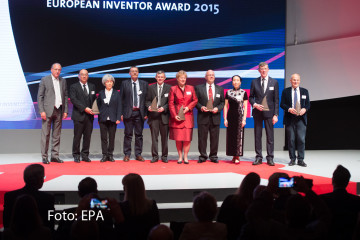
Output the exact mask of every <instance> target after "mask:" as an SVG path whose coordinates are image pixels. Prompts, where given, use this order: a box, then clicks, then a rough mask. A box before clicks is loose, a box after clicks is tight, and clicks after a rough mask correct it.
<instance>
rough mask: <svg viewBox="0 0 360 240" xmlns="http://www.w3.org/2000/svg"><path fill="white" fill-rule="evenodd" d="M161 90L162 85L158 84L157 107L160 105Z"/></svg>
mask: <svg viewBox="0 0 360 240" xmlns="http://www.w3.org/2000/svg"><path fill="white" fill-rule="evenodd" d="M161 91H162V86H159V96H158V107H159V106H160V101H161Z"/></svg>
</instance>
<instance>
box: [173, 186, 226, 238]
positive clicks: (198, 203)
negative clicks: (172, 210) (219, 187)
mask: <svg viewBox="0 0 360 240" xmlns="http://www.w3.org/2000/svg"><path fill="white" fill-rule="evenodd" d="M192 211H193V215H194V217H195V219H196V220H197V222H193V223H187V224H185V227H184V229H183V232H182V233H181V235H180V240H197V239H209V240H213V239H214V240H215V239H216V240H222V239H224V240H225V239H226V234H227V231H226V225H225V224H223V223H217V222H212V221H213V220H214V219H215V216H216V213H217V202H216V199H215V198H214V197H213V196H212V195H210V194H209V193H207V192H201V193H199V194H198V195H197V196H195V198H194V202H193V207H192Z"/></svg>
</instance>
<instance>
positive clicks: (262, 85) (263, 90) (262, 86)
mask: <svg viewBox="0 0 360 240" xmlns="http://www.w3.org/2000/svg"><path fill="white" fill-rule="evenodd" d="M261 89H262V92H263V93H265V79H262V80H261Z"/></svg>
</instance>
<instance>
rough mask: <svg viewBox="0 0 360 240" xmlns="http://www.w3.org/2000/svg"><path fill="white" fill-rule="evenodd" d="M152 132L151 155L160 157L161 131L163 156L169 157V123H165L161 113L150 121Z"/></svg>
mask: <svg viewBox="0 0 360 240" xmlns="http://www.w3.org/2000/svg"><path fill="white" fill-rule="evenodd" d="M149 127H150V132H151V141H152V143H151V155H152V157H154V158H159V153H158V143H159V141H158V137H159V133H160V138H161V152H162V153H161V157H162V158H167V156H168V136H169V125H168V124H163V122H162V120H161V115H160V116H158V117H154V118H152V119H151V121H150V123H149Z"/></svg>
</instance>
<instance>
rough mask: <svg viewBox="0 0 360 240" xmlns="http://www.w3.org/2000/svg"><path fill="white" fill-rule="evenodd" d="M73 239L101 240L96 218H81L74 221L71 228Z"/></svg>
mask: <svg viewBox="0 0 360 240" xmlns="http://www.w3.org/2000/svg"><path fill="white" fill-rule="evenodd" d="M70 239H71V240H99V239H100V230H99V225H98V224H97V222H96V221H95V220H91V221H81V220H80V219H78V220H76V221H75V222H73V224H72V225H71V230H70Z"/></svg>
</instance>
